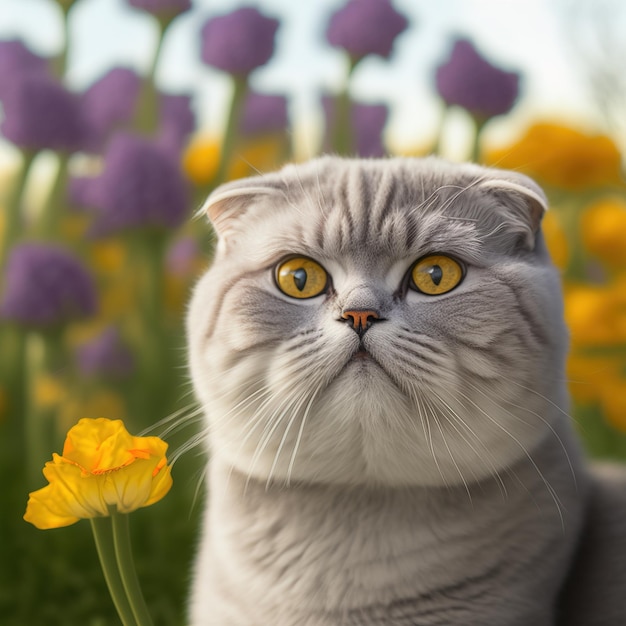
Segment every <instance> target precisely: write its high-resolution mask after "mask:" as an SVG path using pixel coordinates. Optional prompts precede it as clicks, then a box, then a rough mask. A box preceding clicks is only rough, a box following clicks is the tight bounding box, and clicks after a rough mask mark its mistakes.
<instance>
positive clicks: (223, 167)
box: [214, 76, 248, 186]
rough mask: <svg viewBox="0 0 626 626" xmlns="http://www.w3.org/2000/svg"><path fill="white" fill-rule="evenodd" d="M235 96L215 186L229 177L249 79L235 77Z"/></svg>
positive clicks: (229, 112)
mask: <svg viewBox="0 0 626 626" xmlns="http://www.w3.org/2000/svg"><path fill="white" fill-rule="evenodd" d="M233 81H234V90H233V96H232V99H231V103H230V108H229V110H228V118H227V120H226V130H225V131H224V137H223V138H222V150H221V152H220V164H219V167H218V168H217V174H216V175H215V181H214V185H215V186H217V185H220V184H221V183H223V182H224V181H225V180H226V177H227V176H228V168H229V166H230V162H231V159H232V155H233V152H234V150H235V145H236V142H237V131H238V126H239V117H240V115H241V110H242V108H243V105H244V103H245V101H246V97H247V95H248V77H247V76H234V77H233Z"/></svg>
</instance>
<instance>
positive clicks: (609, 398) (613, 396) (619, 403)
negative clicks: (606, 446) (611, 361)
mask: <svg viewBox="0 0 626 626" xmlns="http://www.w3.org/2000/svg"><path fill="white" fill-rule="evenodd" d="M600 404H601V406H602V412H603V413H604V417H605V418H606V420H607V422H609V424H611V426H613V427H614V428H617V429H618V430H621V431H622V432H626V379H624V378H619V377H611V378H608V379H606V380H605V381H604V382H603V384H602V387H601V389H600Z"/></svg>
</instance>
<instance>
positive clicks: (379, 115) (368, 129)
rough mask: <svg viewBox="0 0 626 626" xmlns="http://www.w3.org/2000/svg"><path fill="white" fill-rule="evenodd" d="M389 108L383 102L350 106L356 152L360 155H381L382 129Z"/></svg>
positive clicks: (382, 153)
mask: <svg viewBox="0 0 626 626" xmlns="http://www.w3.org/2000/svg"><path fill="white" fill-rule="evenodd" d="M388 116H389V110H388V108H387V106H386V105H384V104H359V103H356V104H354V105H353V107H352V126H353V128H354V134H355V138H354V139H355V144H356V146H355V148H356V153H357V154H358V155H359V156H361V157H382V156H384V155H385V153H386V150H385V146H384V145H383V130H384V129H385V125H386V124H387V117H388Z"/></svg>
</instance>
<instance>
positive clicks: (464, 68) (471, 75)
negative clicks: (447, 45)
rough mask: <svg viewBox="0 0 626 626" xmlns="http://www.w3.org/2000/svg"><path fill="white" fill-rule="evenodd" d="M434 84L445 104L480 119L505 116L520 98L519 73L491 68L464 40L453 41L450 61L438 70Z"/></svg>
mask: <svg viewBox="0 0 626 626" xmlns="http://www.w3.org/2000/svg"><path fill="white" fill-rule="evenodd" d="M435 82H436V85H437V91H438V92H439V95H440V96H441V97H442V98H443V100H444V102H445V103H446V104H448V105H457V106H460V107H463V108H464V109H466V110H467V111H469V112H470V113H471V114H472V115H474V116H476V117H477V118H480V119H489V118H490V117H494V116H496V115H502V114H504V113H508V112H509V111H510V110H511V108H512V107H513V105H514V104H515V101H516V100H517V97H518V95H519V74H518V73H517V72H506V71H504V70H501V69H499V68H497V67H495V66H494V65H491V63H489V61H487V60H486V59H484V58H483V57H482V56H480V54H479V53H478V51H477V50H476V48H475V47H474V46H473V45H472V43H471V42H470V41H468V40H467V39H459V40H457V41H456V43H455V44H454V47H453V49H452V53H451V54H450V58H449V59H448V60H447V61H446V62H445V63H444V64H443V65H441V66H439V68H438V69H437V73H436V75H435Z"/></svg>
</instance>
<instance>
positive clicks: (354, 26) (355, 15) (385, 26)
mask: <svg viewBox="0 0 626 626" xmlns="http://www.w3.org/2000/svg"><path fill="white" fill-rule="evenodd" d="M407 26H408V21H407V19H406V18H405V17H404V15H402V14H401V13H398V11H396V10H395V9H394V8H393V5H392V4H391V1H390V0H349V1H348V2H347V4H346V5H345V6H344V7H343V8H342V9H339V11H337V12H336V13H334V14H333V15H332V16H331V18H330V20H329V22H328V28H327V29H326V39H327V40H328V43H330V45H331V46H334V47H335V48H342V49H344V50H345V51H346V52H347V53H348V54H349V55H350V56H351V57H352V59H354V60H358V59H362V58H363V57H365V56H367V55H368V54H377V55H378V56H381V57H383V58H385V59H387V58H389V55H390V54H391V49H392V47H393V42H394V40H395V38H396V37H397V36H398V35H399V34H400V33H402V32H403V31H404V30H406V28H407Z"/></svg>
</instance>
